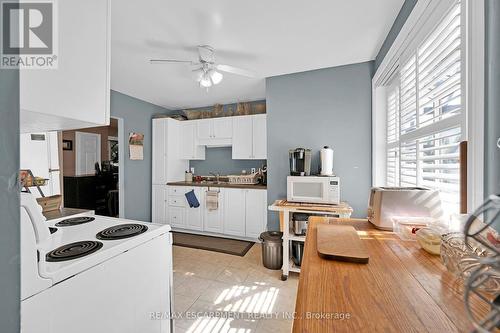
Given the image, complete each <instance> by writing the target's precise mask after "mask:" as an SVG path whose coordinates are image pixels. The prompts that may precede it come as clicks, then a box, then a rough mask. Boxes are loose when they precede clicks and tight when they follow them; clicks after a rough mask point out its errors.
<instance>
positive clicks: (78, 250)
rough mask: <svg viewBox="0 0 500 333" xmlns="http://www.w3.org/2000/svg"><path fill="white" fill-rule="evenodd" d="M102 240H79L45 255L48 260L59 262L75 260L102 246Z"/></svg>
mask: <svg viewBox="0 0 500 333" xmlns="http://www.w3.org/2000/svg"><path fill="white" fill-rule="evenodd" d="M102 245H103V244H102V243H101V242H97V241H79V242H74V243H70V244H66V245H63V246H60V247H58V248H57V249H55V250H52V251H50V252H49V253H47V255H46V256H45V259H46V260H47V261H48V262H58V261H66V260H73V259H77V258H81V257H85V256H86V255H89V254H91V253H94V252H95V251H97V250H99V249H100V248H101V247H102Z"/></svg>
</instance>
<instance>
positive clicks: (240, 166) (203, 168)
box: [189, 147, 266, 175]
mask: <svg viewBox="0 0 500 333" xmlns="http://www.w3.org/2000/svg"><path fill="white" fill-rule="evenodd" d="M264 164H266V160H233V159H232V150H231V147H221V148H206V154H205V160H203V161H190V162H189V166H190V167H193V168H194V172H195V174H197V175H208V174H209V173H210V172H215V173H217V172H218V173H220V174H221V175H229V174H233V175H234V174H240V173H241V170H247V171H248V172H250V170H251V169H252V168H255V169H258V168H260V167H262V165H264Z"/></svg>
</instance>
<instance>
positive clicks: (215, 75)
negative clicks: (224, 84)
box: [209, 69, 224, 84]
mask: <svg viewBox="0 0 500 333" xmlns="http://www.w3.org/2000/svg"><path fill="white" fill-rule="evenodd" d="M209 73H210V79H212V82H213V84H219V83H220V82H221V81H222V78H223V77H224V76H223V75H222V74H221V73H219V72H217V71H216V70H214V69H212V70H211V71H210V72H209Z"/></svg>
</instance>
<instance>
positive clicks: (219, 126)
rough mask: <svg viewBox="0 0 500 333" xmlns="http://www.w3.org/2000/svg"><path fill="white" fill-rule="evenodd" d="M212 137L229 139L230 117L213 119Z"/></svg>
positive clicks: (231, 131) (231, 134) (231, 130)
mask: <svg viewBox="0 0 500 333" xmlns="http://www.w3.org/2000/svg"><path fill="white" fill-rule="evenodd" d="M212 128H213V138H214V139H231V138H232V137H233V120H232V119H231V118H219V119H213V121H212Z"/></svg>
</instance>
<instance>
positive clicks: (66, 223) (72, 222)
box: [56, 216, 95, 227]
mask: <svg viewBox="0 0 500 333" xmlns="http://www.w3.org/2000/svg"><path fill="white" fill-rule="evenodd" d="M94 220H95V218H94V217H90V216H79V217H72V218H70V219H66V220H62V221H59V222H57V223H56V227H69V226H72V225H79V224H84V223H89V222H92V221H94Z"/></svg>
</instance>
